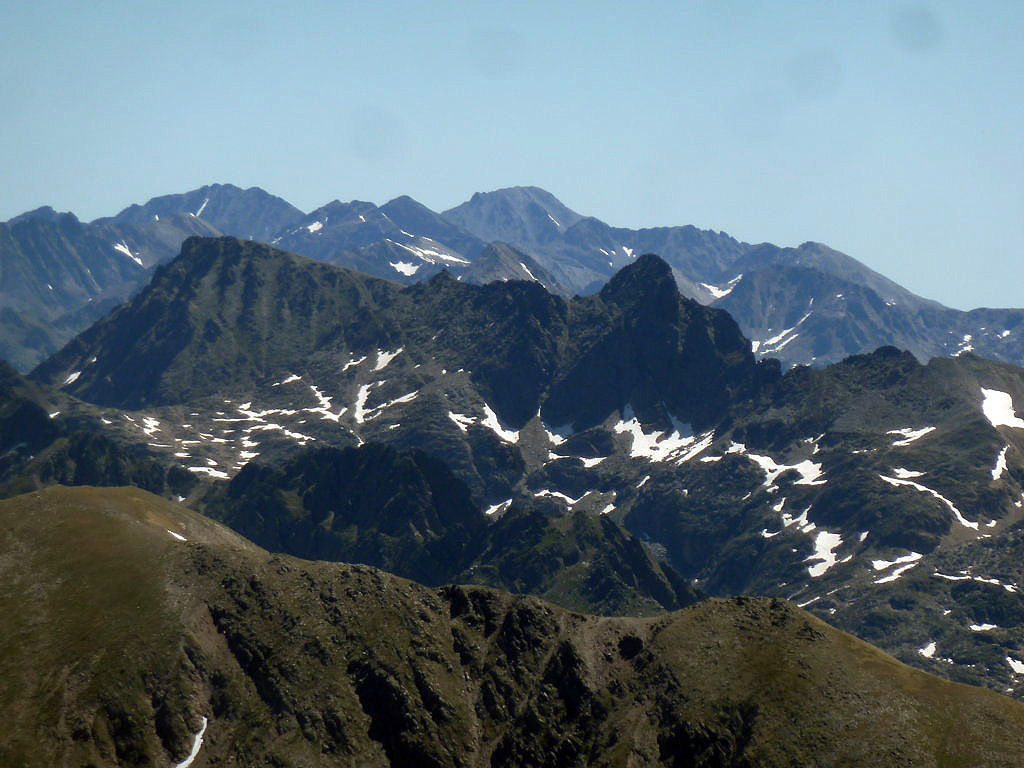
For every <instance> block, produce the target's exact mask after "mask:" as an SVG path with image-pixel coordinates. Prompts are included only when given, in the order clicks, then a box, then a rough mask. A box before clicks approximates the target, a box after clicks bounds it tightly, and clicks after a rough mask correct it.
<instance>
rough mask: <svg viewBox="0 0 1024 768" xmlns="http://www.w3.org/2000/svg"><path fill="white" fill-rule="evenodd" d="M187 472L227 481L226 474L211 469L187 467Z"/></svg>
mask: <svg viewBox="0 0 1024 768" xmlns="http://www.w3.org/2000/svg"><path fill="white" fill-rule="evenodd" d="M188 471H189V472H195V473H196V474H197V475H209V476H210V477H215V478H217V479H219V480H227V479H228V473H227V472H221V471H220V470H219V469H213V468H212V467H189V468H188Z"/></svg>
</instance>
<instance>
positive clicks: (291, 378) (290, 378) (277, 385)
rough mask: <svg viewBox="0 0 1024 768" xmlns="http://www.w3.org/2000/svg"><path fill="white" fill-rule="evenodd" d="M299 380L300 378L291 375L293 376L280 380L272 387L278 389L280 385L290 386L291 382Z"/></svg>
mask: <svg viewBox="0 0 1024 768" xmlns="http://www.w3.org/2000/svg"><path fill="white" fill-rule="evenodd" d="M301 378H302V377H301V376H296V375H295V374H294V373H293V374H292V375H291V376H289V377H288V378H287V379H283V380H281V381H279V382H277V383H276V384H274V386H275V387H280V386H281V385H282V384H291V383H292V382H293V381H298V380H299V379H301Z"/></svg>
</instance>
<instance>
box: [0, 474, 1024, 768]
mask: <svg viewBox="0 0 1024 768" xmlns="http://www.w3.org/2000/svg"><path fill="white" fill-rule="evenodd" d="M69 575H72V576H73V577H72V578H69ZM26 595H31V596H32V599H31V600H26V599H25V598H26ZM0 610H2V611H3V612H4V615H5V616H6V617H8V618H7V620H6V621H7V624H6V627H5V632H4V633H3V634H2V635H0V679H2V680H3V683H4V684H3V685H2V686H0V717H2V718H3V721H4V723H5V728H4V729H3V730H2V731H0V762H3V764H5V765H18V766H28V767H32V766H48V767H49V766H80V765H93V766H97V767H99V766H127V765H167V764H179V763H182V761H184V763H185V764H190V765H193V766H195V768H203V767H204V766H212V765H224V764H245V765H276V766H301V765H314V764H315V765H339V766H346V765H348V766H388V765H412V764H415V765H424V766H484V765H487V766H514V765H538V766H583V765H588V766H590V765H594V766H639V765H663V766H680V765H700V766H706V767H707V768H717V767H718V766H737V765H742V766H751V767H752V768H754V767H761V766H787V765H814V766H840V765H858V766H891V765H906V766H956V765H971V766H979V767H980V766H1015V765H1018V764H1019V763H1020V761H1021V757H1022V755H1024V739H1022V736H1021V734H1022V733H1024V728H1022V726H1024V708H1022V705H1021V704H1020V703H1017V702H1014V701H1012V700H1010V699H1008V698H1005V697H1002V696H1000V695H998V694H996V693H993V692H991V691H985V690H983V689H978V688H970V687H966V686H961V685H957V684H954V683H949V682H946V681H943V680H940V679H938V678H936V677H932V676H930V675H927V674H925V673H922V672H919V671H917V670H913V669H910V668H908V667H906V666H904V665H902V664H900V663H899V662H897V661H896V660H894V659H892V658H891V657H888V656H886V655H885V654H883V653H880V652H879V651H877V650H876V649H874V648H872V647H870V646H868V645H867V644H865V643H863V642H861V641H858V640H856V639H854V638H853V637H851V636H850V635H847V634H845V633H843V632H840V631H838V630H835V629H833V628H832V627H830V626H828V625H827V624H825V623H824V622H822V621H820V620H818V619H816V618H814V617H812V616H810V615H809V614H807V613H804V612H803V611H800V610H799V609H797V608H795V607H793V606H792V605H790V604H788V603H786V602H784V601H781V600H769V599H743V598H741V599H736V600H713V601H707V602H704V603H701V604H699V605H696V606H693V607H691V608H688V609H686V610H683V611H680V612H677V613H673V614H668V615H665V616H662V617H657V618H651V619H621V618H619V619H614V618H613V619H607V618H594V617H589V616H585V615H582V614H577V613H569V612H566V611H563V610H561V609H558V608H554V607H552V606H550V605H548V604H545V603H543V602H541V601H538V600H535V599H532V598H524V597H515V596H511V595H508V594H506V593H501V592H496V591H492V590H487V589H481V588H467V587H445V588H443V589H440V590H432V589H427V588H425V587H420V586H418V585H416V584H413V583H411V582H408V581H404V580H402V579H398V578H396V577H393V576H389V575H388V574H386V573H383V572H381V571H377V570H374V569H371V568H367V567H363V566H349V565H342V564H331V563H313V562H308V561H301V560H296V559H292V558H289V557H285V556H272V555H270V554H268V553H267V552H265V551H263V550H261V549H259V548H257V547H255V546H254V545H252V544H250V543H249V542H247V541H245V540H244V539H242V538H241V537H239V536H237V535H236V534H234V533H232V532H230V531H229V530H227V529H226V528H223V527H222V526H220V525H218V524H216V523H214V522H212V521H210V520H208V519H206V518H203V517H202V516H199V515H196V514H195V513H192V512H190V511H188V510H186V509H185V508H183V507H181V506H180V505H176V504H173V503H170V502H166V501H163V500H160V499H157V498H155V497H152V496H149V495H147V494H146V493H144V492H142V491H139V490H135V489H104V490H100V489H88V488H80V489H68V488H53V489H48V490H46V491H42V492H39V493H34V494H30V495H25V496H20V497H17V498H15V499H9V500H6V501H3V502H0Z"/></svg>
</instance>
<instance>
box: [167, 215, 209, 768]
mask: <svg viewBox="0 0 1024 768" xmlns="http://www.w3.org/2000/svg"><path fill="white" fill-rule="evenodd" d="M203 205H206V203H203ZM199 210H200V211H202V208H200V209H199ZM208 723H209V720H207V719H206V718H205V717H204V718H203V726H202V728H200V729H199V733H197V734H196V735H195V737H194V738H193V741H192V751H191V752H189V754H188V757H186V758H185V759H184V760H182V761H181V762H180V763H178V764H177V765H176V766H174V768H188V767H189V766H190V765H192V761H193V760H195V759H196V755H198V754H199V750H200V749H202V747H203V735H204V734H205V733H206V726H207V724H208Z"/></svg>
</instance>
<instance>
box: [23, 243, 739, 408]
mask: <svg viewBox="0 0 1024 768" xmlns="http://www.w3.org/2000/svg"><path fill="white" fill-rule="evenodd" d="M142 329H144V330H142ZM140 330H142V332H141V333H140ZM385 348H388V349H396V348H401V349H402V350H403V351H405V352H406V356H407V358H409V357H413V356H415V357H417V358H419V357H424V358H426V357H431V358H434V359H438V360H444V361H447V362H448V363H449V364H450V365H449V367H454V366H456V365H457V366H458V367H459V368H462V369H471V370H472V373H471V375H470V377H471V379H472V382H473V384H474V386H475V387H477V388H479V389H480V391H481V393H482V394H483V395H484V396H485V397H486V398H487V399H488V401H489V402H492V403H493V407H494V408H495V409H496V414H497V416H498V417H499V418H501V419H503V420H505V421H506V422H508V423H510V424H513V425H516V426H520V425H522V424H524V423H525V422H526V421H528V420H529V419H530V418H531V417H532V416H534V415H535V414H536V413H537V412H538V410H539V409H541V408H542V407H543V408H544V409H545V412H546V413H547V412H548V411H550V418H551V419H552V420H553V423H557V424H573V425H575V426H576V427H586V426H592V425H593V424H594V423H597V422H599V421H601V420H603V419H604V418H606V417H607V416H608V415H609V414H610V413H611V412H612V411H613V410H615V409H621V408H624V407H625V406H626V404H627V403H629V402H631V401H632V402H633V406H634V407H635V408H636V409H638V412H640V413H642V414H650V415H651V416H652V417H661V418H663V419H665V418H667V414H668V412H669V411H670V412H672V413H673V414H675V415H676V416H678V417H679V418H685V419H687V420H692V421H695V422H698V423H707V422H708V421H709V420H711V419H713V418H714V417H715V415H716V414H717V413H720V412H721V410H722V408H723V407H724V404H725V402H726V400H727V395H728V393H729V392H730V391H731V390H733V389H736V388H742V387H743V386H747V385H749V383H750V381H751V380H753V379H754V378H755V377H756V376H757V375H758V374H757V373H756V372H755V368H756V367H755V364H754V362H753V358H752V356H751V354H750V352H749V351H748V345H747V342H746V340H745V339H744V338H743V337H742V335H741V334H740V332H739V329H738V328H737V327H736V325H735V323H733V322H732V321H731V319H730V318H729V317H728V315H726V314H725V313H723V312H719V311H717V310H712V309H707V308H705V307H702V306H700V305H699V304H697V303H696V302H693V301H689V300H686V299H683V298H681V297H680V296H679V294H678V293H677V291H676V288H675V285H674V283H673V281H672V277H671V273H670V271H669V270H668V268H667V266H666V265H665V264H664V262H662V261H660V260H659V259H657V258H656V257H653V256H651V257H643V258H641V259H640V260H638V261H637V262H635V263H634V264H633V265H631V266H630V267H628V268H627V269H625V270H623V272H622V273H621V274H620V275H619V276H618V277H617V278H616V279H615V280H613V281H612V282H611V283H609V285H608V286H607V287H606V288H605V289H604V290H602V292H601V293H600V294H598V295H597V296H593V297H588V298H585V299H576V300H573V301H571V302H568V303H566V302H564V301H562V300H561V299H559V298H557V297H554V296H551V295H550V294H548V293H547V292H545V291H544V290H543V288H541V287H540V286H539V285H536V284H533V283H528V282H513V283H507V284H501V283H496V284H491V285H488V286H484V287H477V286H471V285H465V284H461V283H459V282H458V281H455V280H453V279H451V278H450V277H448V276H446V275H440V276H438V277H437V278H436V279H435V280H433V281H431V282H430V283H427V284H423V285H417V286H413V287H411V288H409V289H406V290H401V289H399V288H398V287H397V286H395V285H394V284H392V283H388V282H385V281H382V280H375V279H373V278H369V277H365V276H363V275H360V274H358V273H354V272H350V271H347V270H343V269H338V268H334V267H331V266H329V265H326V264H323V263H318V262H313V261H310V260H307V259H303V258H301V257H297V256H293V255H290V254H286V253H284V252H281V251H277V250H274V249H272V248H269V247H267V246H264V245H260V244H256V243H250V242H244V241H239V240H235V239H232V238H222V239H218V240H203V239H192V240H189V241H188V242H186V243H185V246H184V247H183V249H182V255H181V257H180V258H178V259H176V260H175V261H174V262H173V263H172V264H170V265H167V266H166V267H163V268H162V269H161V270H160V271H159V272H158V273H157V274H156V276H155V277H154V279H153V282H152V283H151V284H150V285H149V286H148V287H147V288H146V289H145V290H144V291H143V292H142V293H141V294H140V295H139V296H138V297H137V298H136V299H135V300H133V301H132V302H130V303H129V304H127V305H125V306H124V307H122V308H121V309H119V310H118V311H116V312H115V313H113V314H112V315H110V316H109V317H108V318H106V319H105V320H103V321H102V322H100V323H98V324H97V325H95V326H94V327H93V328H91V329H89V331H87V332H86V333H85V334H83V335H82V336H81V337H79V338H78V339H76V340H75V341H74V342H73V343H72V344H70V345H68V347H67V348H65V349H64V350H63V351H62V352H61V353H60V354H59V355H56V356H55V357H53V358H52V359H51V360H49V361H47V363H45V364H44V365H43V366H40V368H39V369H38V370H37V371H36V372H35V374H34V375H35V377H36V378H38V379H39V380H41V381H46V382H48V383H51V384H54V385H61V384H64V385H65V388H66V391H68V392H70V393H72V394H74V395H76V396H79V397H81V398H83V399H86V400H89V401H91V402H95V403H97V404H100V405H109V406H116V407H122V408H138V407H142V406H145V405H169V404H174V403H181V402H186V401H189V400H192V399H195V398H197V397H204V396H210V395H213V394H215V393H217V392H224V391H227V390H231V389H233V388H237V387H238V386H243V387H245V386H250V385H252V384H254V383H255V382H257V381H258V380H261V379H263V378H265V377H267V376H268V375H271V374H273V373H274V372H276V371H280V370H285V369H297V368H300V367H308V366H310V365H316V364H319V365H323V366H325V367H327V368H333V369H335V370H337V369H340V368H342V367H343V366H344V365H346V362H347V361H351V360H354V359H355V358H356V357H358V356H360V355H362V356H364V357H365V356H366V354H367V353H369V352H371V351H374V352H375V351H376V350H381V349H385ZM697 369H699V370H700V371H701V375H700V376H699V377H687V376H683V375H682V374H683V373H684V372H685V371H686V370H697ZM76 373H77V374H78V375H75V374H76ZM69 379H70V380H69ZM670 380H671V381H673V382H674V383H675V386H674V387H672V388H669V387H668V386H667V384H668V382H669V381H670Z"/></svg>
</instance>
